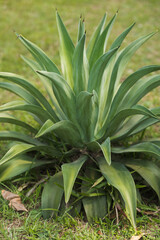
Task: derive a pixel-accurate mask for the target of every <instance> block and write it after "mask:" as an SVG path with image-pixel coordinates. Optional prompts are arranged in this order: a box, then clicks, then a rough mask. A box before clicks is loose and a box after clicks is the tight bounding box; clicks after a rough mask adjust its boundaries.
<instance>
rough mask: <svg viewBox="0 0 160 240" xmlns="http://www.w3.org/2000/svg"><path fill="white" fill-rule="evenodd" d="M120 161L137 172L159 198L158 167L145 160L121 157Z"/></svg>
mask: <svg viewBox="0 0 160 240" xmlns="http://www.w3.org/2000/svg"><path fill="white" fill-rule="evenodd" d="M122 162H123V163H124V164H125V165H126V166H127V167H130V168H132V169H134V170H135V171H136V172H138V173H139V174H140V175H141V176H142V177H143V178H144V179H145V180H146V182H148V183H149V185H150V186H151V187H152V188H153V189H154V190H155V192H156V193H157V195H158V197H159V199H160V169H159V167H158V166H157V165H156V164H154V163H153V162H150V161H147V160H142V159H140V160H136V159H131V160H130V159H124V160H123V159H122Z"/></svg>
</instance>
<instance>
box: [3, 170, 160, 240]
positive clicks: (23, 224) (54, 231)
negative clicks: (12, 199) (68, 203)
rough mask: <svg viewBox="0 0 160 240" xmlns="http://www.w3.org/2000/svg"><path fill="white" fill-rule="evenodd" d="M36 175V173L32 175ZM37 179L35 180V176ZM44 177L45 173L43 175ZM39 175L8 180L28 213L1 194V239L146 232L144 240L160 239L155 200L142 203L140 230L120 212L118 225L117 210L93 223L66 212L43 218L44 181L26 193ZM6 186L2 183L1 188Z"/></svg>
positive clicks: (121, 235) (111, 236)
mask: <svg viewBox="0 0 160 240" xmlns="http://www.w3.org/2000/svg"><path fill="white" fill-rule="evenodd" d="M33 174H34V175H33ZM33 177H34V179H35V182H34V181H33V179H32V178H33ZM43 177H44V176H43ZM38 180H39V177H35V173H34V172H32V175H31V174H30V175H28V176H26V177H23V178H21V179H19V180H18V179H15V180H14V181H13V182H12V183H11V182H8V183H7V189H8V190H9V191H12V192H14V193H17V194H19V195H20V196H21V198H22V201H23V203H24V204H25V206H26V207H27V209H28V213H26V212H21V213H20V212H16V211H14V210H13V209H10V208H9V207H8V202H7V201H5V200H4V199H3V198H2V197H0V239H5V240H8V239H9V240H11V239H12V240H20V239H27V240H28V239H33V240H34V239H56V240H58V239H75V240H76V239H81V240H82V239H84V240H85V239H90V240H94V239H95V240H100V239H101V240H102V239H108V240H109V239H115V240H116V239H121V240H124V239H127V240H128V239H130V238H131V237H132V236H134V235H140V234H142V233H144V236H143V238H142V239H143V240H147V239H157V240H158V239H160V238H159V236H160V220H159V215H158V213H155V212H156V211H157V210H158V207H157V206H156V205H155V203H154V202H153V201H152V202H150V207H149V205H148V206H146V205H141V206H139V208H140V209H141V213H139V214H138V216H137V231H135V230H134V229H133V227H132V226H131V225H130V224H129V222H128V220H127V219H125V218H124V217H123V216H121V215H120V214H119V224H116V217H115V213H114V211H113V212H112V213H111V217H110V219H109V218H108V217H106V218H105V219H103V221H102V220H95V221H94V222H93V223H92V224H89V223H87V222H86V221H85V218H84V217H82V216H79V218H75V219H74V218H72V217H71V216H70V215H69V214H68V213H67V212H66V213H64V215H62V216H58V217H57V218H56V219H50V220H44V219H43V218H42V217H41V209H40V194H41V190H42V187H43V184H41V185H39V186H38V187H37V188H36V190H35V191H34V192H33V193H32V195H31V196H30V197H26V194H27V192H28V191H29V190H30V189H31V188H32V187H33V185H34V184H35V183H36V181H38ZM28 181H29V183H30V184H29V186H28V187H27V188H25V189H24V190H23V191H18V187H19V186H22V185H23V184H24V183H26V182H28ZM2 188H4V186H2V185H0V189H2Z"/></svg>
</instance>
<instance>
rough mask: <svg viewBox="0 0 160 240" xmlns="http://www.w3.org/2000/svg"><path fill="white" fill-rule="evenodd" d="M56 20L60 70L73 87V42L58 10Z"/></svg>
mask: <svg viewBox="0 0 160 240" xmlns="http://www.w3.org/2000/svg"><path fill="white" fill-rule="evenodd" d="M56 20H57V27H58V32H59V38H60V57H61V65H62V71H63V73H64V75H65V78H66V80H67V82H68V84H69V85H70V87H71V88H73V69H72V57H73V53H74V44H73V42H72V40H71V38H70V36H69V34H68V32H67V30H66V27H65V26H64V24H63V22H62V19H61V17H60V16H59V14H58V12H56Z"/></svg>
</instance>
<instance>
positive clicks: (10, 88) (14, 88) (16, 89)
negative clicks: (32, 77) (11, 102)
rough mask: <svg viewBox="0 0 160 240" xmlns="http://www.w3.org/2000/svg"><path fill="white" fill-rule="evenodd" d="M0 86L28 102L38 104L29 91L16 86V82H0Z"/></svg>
mask: <svg viewBox="0 0 160 240" xmlns="http://www.w3.org/2000/svg"><path fill="white" fill-rule="evenodd" d="M0 88H3V89H5V90H8V91H10V92H12V93H14V94H16V95H17V96H19V97H21V98H23V99H24V100H25V101H26V102H28V103H31V104H34V105H37V106H40V104H39V103H38V101H37V100H36V99H35V98H34V97H33V96H32V95H31V94H30V93H29V92H27V91H25V90H24V89H23V88H21V87H19V86H17V85H16V84H12V83H6V82H1V83H0Z"/></svg>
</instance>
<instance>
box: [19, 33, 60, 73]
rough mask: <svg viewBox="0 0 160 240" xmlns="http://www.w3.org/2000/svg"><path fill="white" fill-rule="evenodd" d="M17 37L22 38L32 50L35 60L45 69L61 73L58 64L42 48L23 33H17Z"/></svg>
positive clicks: (25, 44) (24, 43)
mask: <svg viewBox="0 0 160 240" xmlns="http://www.w3.org/2000/svg"><path fill="white" fill-rule="evenodd" d="M17 37H18V38H19V39H20V41H21V42H22V43H23V45H24V46H25V47H26V48H27V49H28V50H29V51H30V53H31V54H32V56H33V57H34V58H35V60H36V61H37V63H38V64H39V65H40V66H41V68H42V69H43V70H46V71H49V72H56V73H60V72H59V70H58V68H57V67H56V65H55V64H54V63H53V62H52V61H51V60H50V59H49V57H47V55H46V54H45V53H44V52H43V51H42V49H40V48H39V47H37V46H36V45H35V44H34V43H32V42H31V41H29V40H27V39H26V38H24V37H23V36H22V35H19V34H17ZM37 70H38V69H37Z"/></svg>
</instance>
